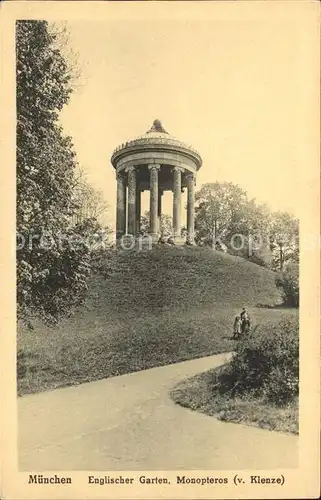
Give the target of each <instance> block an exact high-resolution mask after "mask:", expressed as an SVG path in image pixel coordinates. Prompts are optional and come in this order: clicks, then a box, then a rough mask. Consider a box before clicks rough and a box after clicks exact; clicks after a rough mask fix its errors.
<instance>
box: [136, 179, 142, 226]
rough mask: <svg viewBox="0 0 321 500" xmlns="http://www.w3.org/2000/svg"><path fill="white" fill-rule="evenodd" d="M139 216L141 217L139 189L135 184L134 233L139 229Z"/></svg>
mask: <svg viewBox="0 0 321 500" xmlns="http://www.w3.org/2000/svg"><path fill="white" fill-rule="evenodd" d="M140 217H141V190H140V187H139V186H136V233H139V231H140Z"/></svg>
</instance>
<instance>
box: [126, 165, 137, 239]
mask: <svg viewBox="0 0 321 500" xmlns="http://www.w3.org/2000/svg"><path fill="white" fill-rule="evenodd" d="M126 170H127V172H128V234H132V235H134V234H135V233H136V170H135V167H128V168H127V169H126Z"/></svg>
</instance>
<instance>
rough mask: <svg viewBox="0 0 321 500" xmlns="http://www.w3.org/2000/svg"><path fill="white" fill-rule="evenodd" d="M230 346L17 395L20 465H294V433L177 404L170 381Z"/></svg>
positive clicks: (218, 360)
mask: <svg viewBox="0 0 321 500" xmlns="http://www.w3.org/2000/svg"><path fill="white" fill-rule="evenodd" d="M228 358H229V355H228V354H220V355H216V356H209V357H206V358H199V359H195V360H190V361H184V362H182V363H176V364H173V365H167V366H162V367H158V368H152V369H149V370H144V371H140V372H136V373H130V374H127V375H122V376H119V377H113V378H109V379H104V380H99V381H96V382H90V383H86V384H82V385H79V386H76V387H68V388H63V389H56V390H53V391H50V392H44V393H40V394H32V395H28V396H24V397H22V398H19V400H18V414H19V424H18V425H19V468H20V470H25V471H37V472H40V471H44V470H102V471H112V470H148V469H149V470H153V469H154V470H155V469H158V470H175V469H186V470H188V469H190V470H191V469H208V470H210V469H216V470H219V469H244V468H249V469H275V468H292V467H296V466H297V455H298V453H297V446H298V437H297V436H295V435H290V434H282V433H278V432H271V431H268V430H262V429H259V428H256V427H247V426H244V425H240V424H233V423H225V422H220V421H218V420H216V419H215V418H214V417H209V416H207V415H203V414H201V413H198V412H193V411H191V410H188V409H185V408H182V407H180V406H178V405H176V404H175V403H174V402H173V401H172V400H171V399H170V396H169V392H170V390H171V389H172V388H173V387H174V385H175V384H176V383H177V382H178V381H180V380H182V379H184V378H186V377H191V376H193V375H195V374H197V373H200V372H202V371H205V370H208V369H211V368H215V367H217V366H219V365H221V364H223V363H225V362H226V361H227V360H228Z"/></svg>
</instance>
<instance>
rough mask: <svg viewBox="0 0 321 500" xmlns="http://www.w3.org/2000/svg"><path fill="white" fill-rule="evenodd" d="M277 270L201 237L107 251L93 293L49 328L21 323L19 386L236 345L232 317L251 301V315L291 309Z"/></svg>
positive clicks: (23, 389)
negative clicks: (199, 243)
mask: <svg viewBox="0 0 321 500" xmlns="http://www.w3.org/2000/svg"><path fill="white" fill-rule="evenodd" d="M274 277H275V276H274V273H273V272H271V271H268V270H267V269H264V268H262V267H259V266H258V265H256V264H252V263H250V262H247V261H245V260H243V259H241V258H237V257H232V256H230V255H225V254H223V253H221V252H213V251H212V250H211V249H202V248H197V247H196V248H194V247H163V246H159V247H156V248H155V249H153V250H151V251H147V252H139V253H135V252H128V251H127V252H124V253H120V252H117V253H116V252H114V253H111V254H106V257H105V258H104V259H103V261H102V262H100V266H99V269H98V270H97V271H96V272H95V274H94V275H93V276H92V278H91V282H90V287H89V294H88V300H87V302H86V303H85V304H84V305H83V306H82V307H81V308H80V309H79V310H78V311H76V313H75V314H74V315H73V316H72V317H70V318H68V319H66V320H64V321H62V322H61V323H60V324H59V325H58V326H57V327H54V328H50V327H48V326H44V325H43V324H41V323H40V322H37V321H35V322H34V329H33V330H27V329H25V328H23V327H22V326H21V325H19V327H18V339H17V340H18V392H19V395H23V394H27V393H33V392H39V391H44V390H49V389H53V388H56V387H63V386H68V385H75V384H79V383H82V382H88V381H91V380H97V379H101V378H105V377H111V376H114V375H119V374H123V373H128V372H132V371H137V370H142V369H145V368H150V367H153V366H160V365H165V364H169V363H173V362H177V361H183V360H187V359H192V358H196V357H201V356H207V355H211V354H216V353H220V352H226V351H231V350H233V349H234V347H235V342H234V341H233V340H231V333H232V325H233V319H234V316H235V314H236V313H237V312H239V311H240V308H241V307H242V306H243V305H247V306H248V309H249V312H250V315H251V317H252V321H253V324H257V323H261V322H264V321H266V320H267V319H269V320H270V321H271V320H274V318H275V320H276V321H278V320H279V319H280V318H281V317H283V316H287V315H289V314H293V312H292V311H291V310H284V309H278V308H271V309H270V308H263V307H257V304H264V305H266V306H272V305H274V304H276V303H279V302H280V296H279V292H278V290H277V289H276V287H275V283H274Z"/></svg>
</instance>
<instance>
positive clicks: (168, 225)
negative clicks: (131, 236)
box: [140, 211, 172, 237]
mask: <svg viewBox="0 0 321 500" xmlns="http://www.w3.org/2000/svg"><path fill="white" fill-rule="evenodd" d="M140 232H141V234H143V235H145V234H148V232H149V211H147V212H145V213H144V215H143V216H142V217H141V221H140ZM159 232H160V236H161V237H162V236H164V237H166V236H170V235H171V234H172V218H171V217H170V215H167V214H162V215H161V217H160V231H159Z"/></svg>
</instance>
